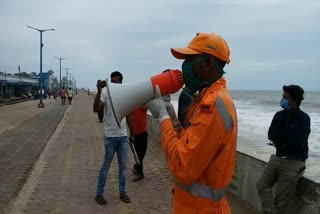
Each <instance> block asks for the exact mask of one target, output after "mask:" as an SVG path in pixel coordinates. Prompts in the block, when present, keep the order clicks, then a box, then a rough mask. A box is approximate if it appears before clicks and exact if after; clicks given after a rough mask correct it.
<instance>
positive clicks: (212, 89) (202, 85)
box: [147, 33, 238, 213]
mask: <svg viewBox="0 0 320 214" xmlns="http://www.w3.org/2000/svg"><path fill="white" fill-rule="evenodd" d="M171 52H172V54H173V56H174V57H175V58H178V59H184V62H183V64H182V72H183V76H184V82H185V85H186V87H187V88H189V89H190V90H192V91H199V97H198V99H197V100H196V101H195V102H193V103H192V104H191V106H190V108H189V110H188V114H187V118H186V120H187V126H186V128H182V132H181V133H180V135H178V134H177V133H176V132H175V131H174V128H173V126H172V123H171V121H170V116H169V115H168V112H167V110H166V107H165V104H164V102H163V100H162V99H161V95H160V90H159V87H158V86H156V98H155V99H154V100H152V101H150V102H149V103H148V104H147V106H148V109H149V111H150V112H151V113H152V115H153V116H154V117H156V118H158V120H159V123H160V131H161V145H162V149H163V151H164V154H165V156H166V161H167V164H168V168H169V170H170V172H171V174H172V175H173V178H174V179H173V180H174V181H173V186H172V209H173V213H230V209H229V206H228V203H227V200H226V197H225V194H226V192H227V187H228V185H229V183H230V181H231V178H232V175H233V170H234V166H235V159H236V141H237V127H238V125H237V114H236V110H235V106H234V104H233V101H232V98H231V96H230V95H229V92H228V90H227V88H226V80H225V79H224V78H223V77H222V76H223V74H224V71H223V67H224V65H225V64H226V63H229V62H230V60H229V56H230V51H229V48H228V45H227V43H226V42H225V41H224V39H223V38H221V37H220V36H219V35H217V34H214V33H211V34H206V33H198V34H197V35H196V37H195V38H194V39H193V40H192V41H191V42H190V43H189V45H188V46H187V47H185V48H173V49H171Z"/></svg>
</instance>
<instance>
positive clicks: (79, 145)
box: [0, 93, 254, 214]
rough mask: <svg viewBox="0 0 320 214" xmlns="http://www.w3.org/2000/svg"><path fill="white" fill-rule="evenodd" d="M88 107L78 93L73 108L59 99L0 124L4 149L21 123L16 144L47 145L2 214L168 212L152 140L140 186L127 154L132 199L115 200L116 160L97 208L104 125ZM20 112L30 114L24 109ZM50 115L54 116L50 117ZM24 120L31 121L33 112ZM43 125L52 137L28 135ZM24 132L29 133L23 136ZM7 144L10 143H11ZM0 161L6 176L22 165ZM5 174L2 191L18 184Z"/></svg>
mask: <svg viewBox="0 0 320 214" xmlns="http://www.w3.org/2000/svg"><path fill="white" fill-rule="evenodd" d="M92 103H93V98H92V96H88V95H87V94H86V93H79V94H78V95H77V96H76V97H75V100H74V104H73V105H71V106H68V104H66V106H62V105H61V104H60V102H59V101H58V100H57V101H55V102H54V101H53V102H52V103H51V104H48V105H47V106H46V108H45V109H43V110H40V111H41V112H38V113H37V112H35V113H34V114H35V115H34V116H33V117H31V118H28V116H27V115H25V116H24V118H21V119H20V120H16V121H17V122H16V123H18V125H16V123H15V122H11V123H10V122H8V121H2V122H3V123H9V124H10V126H11V129H10V130H5V131H3V132H2V133H1V129H0V133H1V136H0V137H1V138H0V139H1V141H0V147H1V146H2V144H3V141H2V139H3V136H6V138H10V137H12V136H11V135H12V133H13V131H18V129H19V127H20V126H22V125H23V124H24V123H30V124H31V123H32V124H34V125H30V126H29V128H26V129H25V130H26V131H25V133H24V135H23V136H21V135H20V134H19V132H17V133H15V134H13V135H15V136H17V139H16V141H17V142H16V145H17V144H19V143H20V144H21V143H23V142H24V139H26V138H27V137H29V136H31V135H34V136H39V138H40V139H41V141H43V142H44V141H46V142H47V143H39V142H38V143H37V145H38V144H39V146H40V144H41V145H45V144H46V147H45V149H44V150H43V151H42V153H41V155H40V157H39V159H38V160H37V161H36V162H35V165H34V167H33V170H32V173H31V174H30V176H29V177H28V180H27V181H26V183H25V185H24V186H23V188H22V189H21V190H20V192H19V194H18V193H17V192H16V193H15V194H12V195H11V197H10V199H11V202H10V203H9V202H8V200H6V201H3V203H2V204H1V203H0V210H1V209H2V210H3V211H4V212H5V213H19V214H20V213H30V214H37V213H39V214H40V213H41V214H42V213H77V214H82V213H83V214H87V213H88V214H89V213H97V214H98V213H104V214H105V213H137V214H143V213H171V177H170V174H169V172H168V170H167V167H166V164H165V161H164V158H163V156H162V152H161V149H160V145H158V144H157V143H155V142H154V141H152V140H150V141H149V145H148V151H147V155H146V157H145V179H144V180H143V181H141V182H137V183H133V182H131V179H132V178H133V177H134V175H133V173H132V172H131V168H132V166H133V163H134V160H133V158H132V156H131V154H130V153H129V152H128V163H127V168H128V170H127V193H128V195H129V196H130V198H131V203H130V204H125V203H123V202H122V201H121V200H120V199H119V193H118V166H117V158H116V156H115V157H114V160H113V163H112V165H111V167H110V170H109V174H108V178H107V182H106V190H105V194H104V196H105V197H106V200H107V201H108V204H107V205H105V206H101V205H98V204H96V203H95V201H94V196H95V189H96V182H97V174H98V171H99V169H100V166H101V163H102V160H103V155H104V147H103V143H102V142H103V125H102V124H101V123H98V118H97V115H96V114H94V113H93V112H92ZM17 105H20V104H17ZM25 105H27V104H25ZM6 107H7V106H6ZM50 109H51V110H50ZM49 110H50V111H49ZM6 111H8V110H6ZM17 111H18V110H17ZM23 111H26V112H28V110H26V109H24V110H23ZM32 111H34V110H31V109H30V112H32ZM0 112H1V113H3V108H2V107H0ZM49 112H50V113H49ZM53 112H54V115H55V116H51V113H53ZM61 112H65V114H64V117H62V114H61ZM17 114H18V113H17ZM28 115H29V117H30V116H31V115H32V113H30V114H28ZM44 117H48V118H49V119H45V118H44ZM61 118H62V119H61ZM1 119H2V117H1ZM56 120H58V121H60V123H59V124H56V126H55V128H54V129H55V130H52V129H53V127H52V126H54V125H53V123H54V122H52V121H56ZM21 121H23V122H21ZM40 121H44V122H40ZM38 123H40V124H39V126H37V125H35V124H38ZM49 123H50V124H51V123H52V125H48V124H49ZM45 126H49V127H51V128H49V129H50V130H51V131H52V132H53V131H54V133H53V134H52V132H50V133H51V134H50V133H49V132H45V133H40V132H36V133H34V132H35V130H33V131H32V127H37V129H39V128H40V127H42V128H43V127H45ZM2 129H3V128H2ZM28 130H29V132H27V131H28ZM10 133H11V134H10ZM49 135H50V136H51V138H50V139H49V138H45V136H46V137H48V136H49ZM35 138H36V137H34V139H35ZM11 139H12V138H11ZM35 140H36V139H35ZM11 143H13V142H12V140H11ZM20 150H21V151H24V152H26V153H28V152H27V151H28V150H30V151H29V152H31V153H32V151H35V150H37V146H32V147H26V146H24V147H22V148H21V149H20ZM40 150H42V149H41V148H40V149H38V151H40ZM1 151H2V148H1ZM0 155H1V154H0ZM21 156H23V153H21ZM0 161H1V162H0V163H1V165H0V166H1V167H2V166H3V163H4V161H6V164H5V165H7V164H9V163H10V164H12V165H10V166H11V167H10V169H9V171H10V170H15V168H16V165H15V164H16V162H20V160H18V161H16V159H15V158H10V159H8V160H6V159H4V160H2V159H0ZM34 161H35V160H34ZM17 171H18V170H17ZM29 173H30V169H29ZM29 173H28V174H29ZM6 175H8V173H2V171H0V178H1V176H2V177H3V179H4V180H3V182H4V183H3V182H2V181H1V183H0V185H1V186H0V187H1V188H0V190H1V189H2V188H7V186H8V185H9V183H10V182H11V181H14V180H16V178H14V177H12V178H11V177H10V178H6ZM14 186H15V187H16V189H19V188H21V182H20V183H15V184H14ZM13 199H14V200H13ZM228 200H229V202H230V206H231V209H232V212H233V213H239V214H241V213H246V214H247V213H254V211H252V210H251V209H249V208H248V207H247V206H246V205H245V203H244V202H243V201H241V200H239V199H238V198H237V197H235V196H234V195H231V194H229V195H228ZM0 213H1V212H0Z"/></svg>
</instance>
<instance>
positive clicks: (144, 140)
mask: <svg viewBox="0 0 320 214" xmlns="http://www.w3.org/2000/svg"><path fill="white" fill-rule="evenodd" d="M147 147H148V132H142V133H140V134H136V135H134V148H135V150H136V152H137V156H138V159H139V162H140V166H138V165H135V167H134V168H135V169H136V170H137V171H138V172H139V173H140V174H142V175H143V159H144V156H145V155H146V152H147Z"/></svg>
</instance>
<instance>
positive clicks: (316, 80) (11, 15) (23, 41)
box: [0, 0, 320, 91]
mask: <svg viewBox="0 0 320 214" xmlns="http://www.w3.org/2000/svg"><path fill="white" fill-rule="evenodd" d="M27 25H30V26H33V27H36V28H40V29H47V28H55V29H56V30H55V31H50V32H45V33H44V34H43V43H44V47H43V71H48V70H49V69H50V61H51V69H52V70H53V71H54V72H55V74H54V75H55V76H57V77H58V78H59V61H58V60H57V59H54V56H57V57H67V58H69V59H67V60H64V61H62V67H71V70H69V71H70V72H71V73H72V74H73V75H74V76H75V77H76V79H77V83H78V86H79V87H89V88H95V84H96V80H97V79H104V78H105V77H109V75H110V73H111V72H112V71H115V70H119V71H120V72H122V73H123V75H124V82H125V83H129V82H134V81H137V80H140V79H146V78H148V77H150V76H152V75H155V74H157V73H159V72H161V71H163V70H164V69H166V68H178V69H181V64H182V61H180V60H176V59H174V58H173V57H172V55H171V53H170V48H171V47H183V46H186V45H187V44H188V43H189V41H190V40H191V39H192V38H193V37H194V36H195V34H196V33H197V32H214V33H217V34H219V35H221V36H222V37H223V38H225V40H226V41H227V43H228V44H229V47H230V50H231V56H230V59H231V62H230V64H229V65H227V66H226V68H225V71H226V72H227V74H226V75H225V78H226V79H227V84H228V87H229V89H232V90H238V89H250V90H257V89H258V90H280V89H281V87H282V85H284V84H292V83H294V84H300V85H301V86H303V87H304V88H305V90H318V91H320V69H319V67H320V1H319V0H304V1H301V0H257V1H248V0H221V1H214V0H198V1H195V0H194V1H191V0H158V1H156V0H135V1H129V0H127V1H124V0H101V1H96V0H54V1H49V0H47V1H43V0H42V1H40V0H39V1H37V0H28V1H23V0H20V1H17V0H1V1H0V26H1V30H0V33H1V34H0V35H1V36H0V38H1V39H0V51H1V52H0V70H1V71H2V72H3V71H4V70H6V71H7V72H9V73H15V72H17V67H18V65H20V67H21V71H25V72H28V73H30V72H37V73H38V72H39V62H40V33H39V32H37V31H34V30H32V29H29V28H27V27H26V26H27ZM62 74H63V75H64V74H65V70H63V72H62Z"/></svg>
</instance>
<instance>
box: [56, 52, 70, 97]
mask: <svg viewBox="0 0 320 214" xmlns="http://www.w3.org/2000/svg"><path fill="white" fill-rule="evenodd" d="M54 58H56V59H58V60H60V86H59V93H61V60H64V59H68V58H63V57H62V58H59V57H54Z"/></svg>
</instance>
